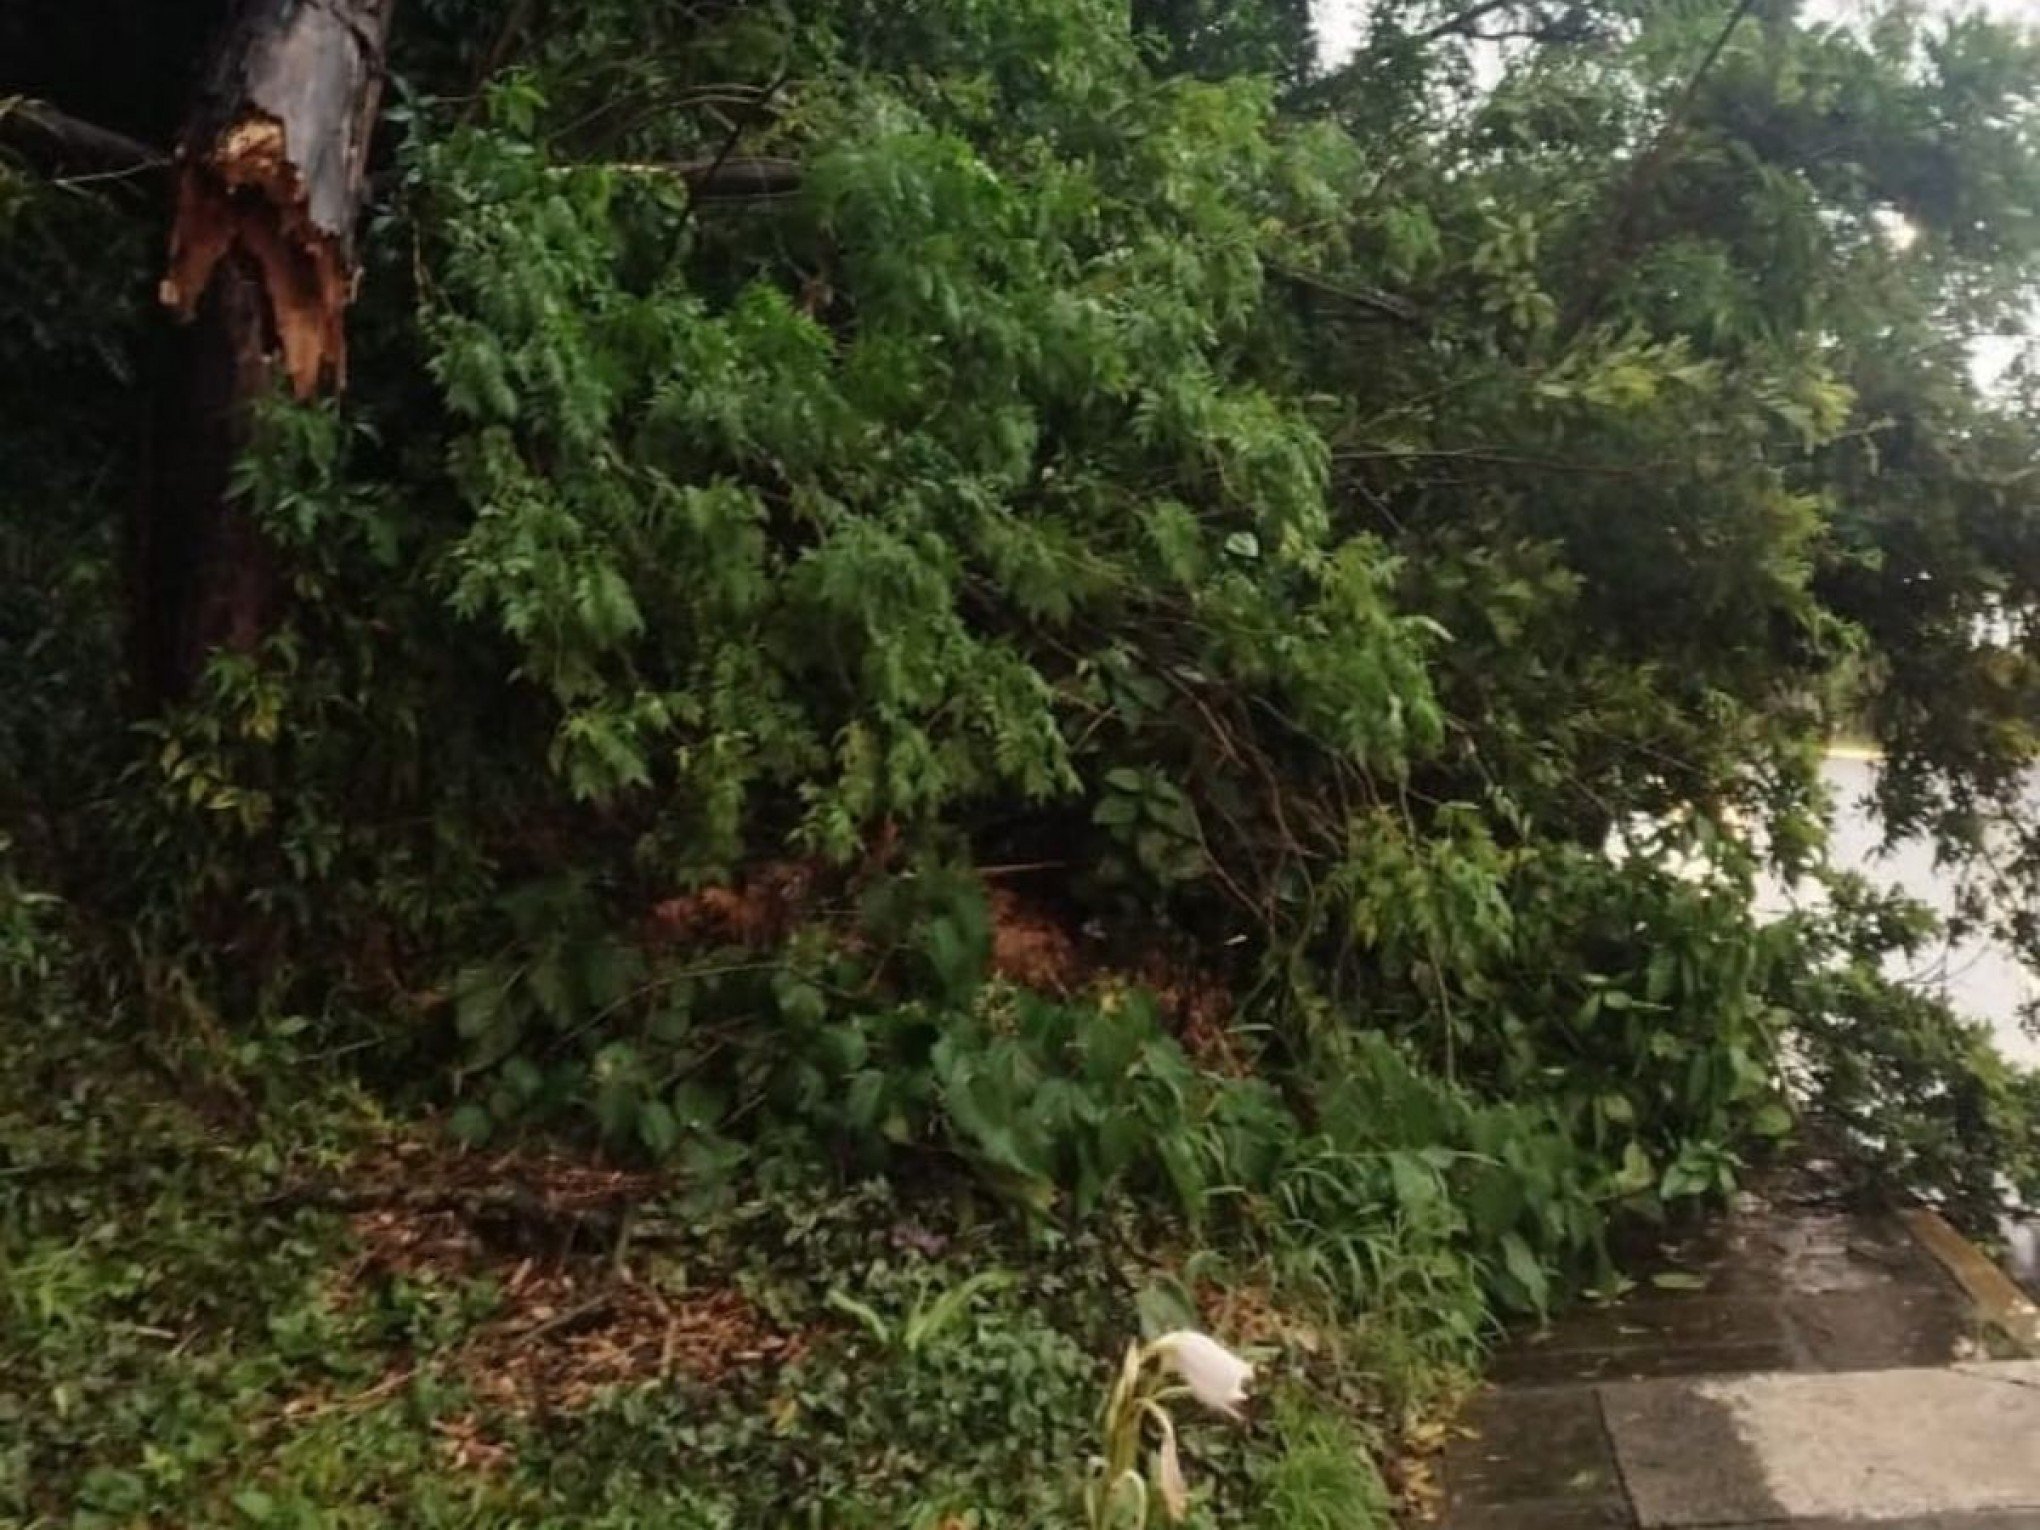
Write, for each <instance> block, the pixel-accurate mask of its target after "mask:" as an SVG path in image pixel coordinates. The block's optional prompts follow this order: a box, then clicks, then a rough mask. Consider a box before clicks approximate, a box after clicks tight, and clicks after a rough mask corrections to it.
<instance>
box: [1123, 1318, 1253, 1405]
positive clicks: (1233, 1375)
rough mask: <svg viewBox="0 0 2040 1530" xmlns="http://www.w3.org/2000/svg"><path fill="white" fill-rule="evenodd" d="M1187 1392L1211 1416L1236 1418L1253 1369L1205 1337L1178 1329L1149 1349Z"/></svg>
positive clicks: (1165, 1335)
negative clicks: (1187, 1389)
mask: <svg viewBox="0 0 2040 1530" xmlns="http://www.w3.org/2000/svg"><path fill="white" fill-rule="evenodd" d="M1149 1348H1150V1350H1151V1352H1152V1353H1154V1354H1156V1355H1159V1356H1160V1357H1161V1358H1162V1361H1163V1362H1164V1363H1165V1364H1166V1365H1168V1367H1169V1368H1170V1369H1171V1370H1173V1371H1174V1372H1175V1373H1176V1374H1177V1375H1178V1376H1180V1377H1182V1378H1183V1384H1184V1385H1185V1386H1186V1387H1188V1388H1189V1389H1190V1395H1191V1396H1192V1397H1194V1398H1196V1399H1197V1400H1198V1401H1199V1402H1201V1403H1203V1404H1204V1406H1205V1407H1207V1408H1209V1409H1211V1411H1212V1412H1214V1413H1223V1414H1224V1415H1225V1416H1226V1417H1227V1418H1238V1417H1239V1416H1240V1408H1241V1406H1242V1405H1243V1404H1244V1403H1245V1402H1246V1400H1247V1383H1248V1382H1250V1381H1252V1380H1253V1379H1254V1368H1253V1367H1252V1366H1251V1365H1249V1364H1247V1362H1246V1361H1244V1360H1242V1359H1241V1358H1240V1357H1239V1356H1238V1355H1236V1354H1234V1353H1233V1352H1232V1351H1231V1350H1229V1349H1227V1348H1226V1347H1225V1346H1224V1345H1223V1344H1221V1343H1219V1342H1218V1340H1216V1339H1214V1338H1212V1337H1210V1336H1209V1335H1208V1334H1201V1333H1198V1332H1196V1331H1195V1330H1193V1329H1188V1328H1180V1329H1178V1330H1177V1331H1176V1332H1174V1333H1165V1334H1163V1335H1162V1336H1161V1337H1160V1338H1159V1339H1157V1340H1155V1342H1154V1343H1153V1344H1152V1345H1150V1346H1149Z"/></svg>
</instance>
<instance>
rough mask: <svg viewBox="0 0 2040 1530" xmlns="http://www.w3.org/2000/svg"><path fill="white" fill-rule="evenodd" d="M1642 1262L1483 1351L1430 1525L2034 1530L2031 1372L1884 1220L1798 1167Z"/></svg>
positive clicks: (1935, 1265) (1476, 1528)
mask: <svg viewBox="0 0 2040 1530" xmlns="http://www.w3.org/2000/svg"><path fill="white" fill-rule="evenodd" d="M1658 1259H1659V1268H1658V1270H1657V1274H1658V1275H1660V1276H1665V1277H1668V1280H1667V1283H1666V1284H1665V1285H1662V1286H1661V1285H1657V1284H1653V1283H1652V1282H1651V1281H1650V1280H1649V1279H1646V1280H1645V1281H1644V1283H1643V1284H1642V1285H1641V1286H1640V1288H1639V1290H1638V1291H1637V1292H1636V1293H1635V1294H1634V1295H1633V1296H1631V1297H1629V1298H1628V1299H1626V1300H1624V1301H1621V1302H1617V1303H1613V1304H1610V1305H1607V1306H1603V1307H1590V1308H1583V1309H1581V1310H1579V1311H1577V1312H1575V1313H1573V1314H1571V1315H1569V1316H1568V1317H1566V1318H1564V1319H1563V1320H1561V1321H1560V1322H1559V1323H1558V1324H1557V1325H1556V1326H1555V1327H1554V1328H1552V1329H1550V1330H1548V1331H1546V1332H1544V1333H1542V1334H1538V1335H1535V1336H1531V1337H1528V1338H1525V1339H1524V1340H1522V1341H1520V1342H1517V1343H1514V1344H1512V1345H1510V1346H1508V1347H1507V1348H1505V1349H1504V1350H1503V1351H1502V1352H1501V1353H1500V1354H1499V1355H1498V1356H1497V1357H1496V1363H1495V1366H1494V1368H1493V1377H1494V1380H1495V1383H1496V1385H1495V1386H1494V1388H1493V1389H1492V1390H1490V1391H1489V1392H1488V1393H1486V1394H1485V1395H1484V1396H1483V1397H1482V1398H1481V1399H1480V1400H1479V1401H1478V1403H1477V1404H1476V1405H1475V1407H1474V1409H1473V1410H1472V1413H1471V1415H1470V1417H1469V1418H1468V1420H1467V1423H1468V1426H1469V1430H1470V1434H1469V1436H1468V1437H1467V1438H1464V1439H1461V1440H1459V1441H1457V1442H1456V1443H1455V1444H1454V1446H1453V1447H1452V1448H1451V1449H1450V1450H1449V1451H1448V1452H1447V1454H1446V1460H1445V1469H1444V1483H1445V1492H1446V1508H1445V1514H1444V1523H1445V1526H1446V1530H1617V1527H1629V1530H1699V1527H1736V1530H1742V1527H1757V1526H1773V1527H1776V1526H1787V1525H1789V1526H1796V1527H1803V1530H1835V1527H1840V1526H1846V1525H1853V1526H1858V1527H1862V1526H1866V1525H1868V1526H1883V1527H1885V1530H1923V1527H1929V1526H1931V1527H1933V1530H2040V1363H2036V1362H2033V1361H2030V1360H2020V1359H2015V1358H2010V1353H2009V1352H2008V1351H2006V1350H2004V1349H2003V1348H2002V1347H2001V1346H1999V1345H1998V1344H1996V1343H1995V1342H1994V1340H1993V1339H1992V1337H1991V1335H1990V1332H1989V1331H1988V1329H1987V1328H1986V1326H1985V1325H1984V1324H1982V1323H1981V1322H1979V1321H1978V1319H1977V1317H1976V1316H1975V1315H1974V1313H1973V1311H1972V1307H1971V1303H1970V1301H1969V1300H1968V1298H1967V1297H1966V1295H1965V1293H1964V1290H1963V1288H1962V1287H1961V1286H1960V1285H1958V1284H1957V1283H1956V1281H1955V1280H1954V1279H1952V1278H1951V1277H1950V1275H1949V1274H1948V1272H1947V1270H1946V1268H1944V1266H1943V1265H1942V1263H1941V1262H1940V1261H1939V1260H1938V1259H1936V1257H1934V1255H1933V1254H1930V1253H1929V1252H1928V1250H1927V1248H1926V1247H1924V1246H1923V1245H1922V1243H1921V1242H1920V1241H1918V1240H1916V1239H1915V1238H1914V1237H1913V1236H1912V1235H1911V1234H1910V1233H1909V1232H1908V1230H1907V1227H1906V1225H1905V1223H1904V1222H1902V1221H1901V1220H1900V1219H1899V1218H1897V1217H1892V1216H1881V1215H1868V1214H1860V1213H1854V1212H1850V1211H1848V1210H1845V1209H1842V1208H1840V1207H1838V1206H1836V1205H1834V1204H1832V1202H1831V1201H1829V1200H1827V1199H1826V1198H1825V1197H1824V1193H1823V1192H1822V1191H1821V1190H1820V1189H1819V1188H1818V1184H1817V1176H1816V1175H1813V1174H1809V1173H1805V1172H1795V1173H1793V1174H1790V1175H1782V1176H1779V1177H1777V1178H1776V1179H1774V1181H1773V1183H1772V1184H1771V1186H1770V1187H1769V1188H1768V1190H1767V1191H1766V1192H1765V1193H1763V1194H1760V1195H1749V1196H1745V1197H1743V1198H1742V1199H1741V1200H1740V1201H1739V1202H1738V1204H1737V1206H1736V1208H1735V1210H1734V1211H1733V1213H1732V1214H1730V1215H1729V1216H1727V1217H1725V1218H1724V1219H1722V1220H1721V1221H1720V1222H1718V1223H1717V1224H1715V1225H1713V1226H1711V1227H1709V1228H1708V1229H1707V1230H1705V1231H1704V1232H1703V1233H1701V1234H1699V1235H1697V1236H1695V1237H1693V1238H1690V1239H1688V1240H1685V1241H1684V1242H1681V1243H1675V1244H1669V1245H1666V1246H1664V1247H1662V1248H1661V1249H1660V1250H1658Z"/></svg>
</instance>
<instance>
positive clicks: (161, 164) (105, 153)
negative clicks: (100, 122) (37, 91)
mask: <svg viewBox="0 0 2040 1530" xmlns="http://www.w3.org/2000/svg"><path fill="white" fill-rule="evenodd" d="M0 147H5V148H9V149H12V150H14V151H15V152H16V153H17V154H19V155H20V156H21V157H22V158H23V159H25V160H26V161H28V163H29V164H31V165H33V166H34V167H35V168H36V169H37V170H39V171H41V172H42V173H43V174H45V175H48V176H50V177H52V178H53V179H58V180H76V179H80V178H83V177H86V176H92V177H130V176H132V177H137V178H153V177H154V176H156V175H159V174H161V173H162V172H163V171H164V170H165V169H166V168H168V166H169V164H170V156H169V155H167V154H165V153H163V152H162V151H161V150H160V149H155V148H151V147H150V146H149V145H148V144H145V143H139V142H137V141H136V140H135V139H132V138H129V137H128V136H127V135H125V134H123V133H115V132H112V131H110V130H109V129H107V128H103V127H98V126H96V125H94V124H93V123H90V122H84V121H81V120H80V119H78V118H76V117H73V116H71V115H70V114H68V113H66V112H60V111H58V110H57V109H56V108H55V107H54V106H51V105H50V104H49V103H48V102H46V101H32V100H29V99H28V98H27V97H25V96H16V97H11V98H0Z"/></svg>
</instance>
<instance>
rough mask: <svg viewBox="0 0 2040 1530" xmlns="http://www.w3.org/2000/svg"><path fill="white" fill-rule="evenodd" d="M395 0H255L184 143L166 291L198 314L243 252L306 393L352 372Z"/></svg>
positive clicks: (242, 12)
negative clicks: (365, 208) (357, 285)
mask: <svg viewBox="0 0 2040 1530" xmlns="http://www.w3.org/2000/svg"><path fill="white" fill-rule="evenodd" d="M393 4H394V0H324V3H311V4H300V3H297V0H251V3H248V4H244V5H243V6H242V7H241V8H240V9H239V11H238V13H237V14H236V17H235V20H234V24H233V25H232V26H231V27H230V28H229V29H228V30H227V32H226V34H225V37H224V40H223V42H222V44H221V46H220V48H219V50H218V52H217V53H216V54H215V57H214V62H213V67H212V69H211V71H210V75H209V78H208V80H207V82H206V84H205V86H204V88H203V90H202V92H201V97H200V107H199V110H198V111H197V112H196V113H195V114H194V116H193V118H192V121H191V124H190V128H189V131H188V132H187V133H186V135H185V139H184V142H183V143H182V145H181V146H180V147H179V149H178V155H177V202H176V211H175V216H174V219H173V221H172V224H171V232H170V259H169V265H168V268H167V269H166V271H165V273H164V276H163V281H162V285H161V289H160V296H161V298H162V301H163V303H164V304H165V305H166V306H167V307H169V308H170V309H171V310H173V311H174V312H176V313H177V314H179V315H180V316H182V317H185V318H190V317H192V316H193V315H195V314H196V313H197V312H198V308H199V304H200V302H201V300H202V299H203V298H204V296H205V293H206V291H207V288H208V287H209V286H210V284H211V283H212V281H213V278H214V275H215V273H216V271H217V270H218V268H219V266H220V263H221V262H222V261H223V260H229V259H232V260H237V261H239V262H241V263H242V264H243V265H244V266H245V267H246V268H247V269H248V270H249V271H251V272H252V273H253V274H254V276H255V278H256V284H257V286H258V287H259V289H260V291H261V294H262V297H263V300H264V304H265V307H266V310H267V312H266V316H265V317H266V326H267V330H268V334H267V337H266V338H267V340H268V342H269V347H270V348H271V349H272V350H273V351H274V353H275V354H277V355H278V356H279V358H280V360H281V363H282V367H283V371H284V373H285V375H286V376H288V377H289V379H290V384H291V389H292V391H293V392H294V393H295V394H296V395H297V396H298V397H299V398H308V397H310V396H311V395H312V394H314V393H315V392H317V391H318V390H319V388H321V387H322V386H326V385H331V386H333V387H339V386H341V385H343V384H344V382H345V380H346V370H347V336H346V328H345V323H344V315H345V312H346V308H347V305H348V303H349V302H350V301H351V300H352V298H353V295H354V281H355V262H354V250H353V239H352V229H353V223H354V217H355V212H356V209H357V207H358V205H359V202H360V199H361V188H362V182H363V178H364V175H365V173H366V170H367V160H368V140H369V135H370V133H371V131H372V129H373V125H374V121H375V109H376V103H377V101H378V99H379V98H380V96H381V93H382V47H383V40H384V38H385V36H386V35H387V32H388V28H389V21H390V13H391V10H392V7H393Z"/></svg>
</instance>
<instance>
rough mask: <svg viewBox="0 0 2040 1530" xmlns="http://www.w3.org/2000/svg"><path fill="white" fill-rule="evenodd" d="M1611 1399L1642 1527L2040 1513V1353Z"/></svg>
mask: <svg viewBox="0 0 2040 1530" xmlns="http://www.w3.org/2000/svg"><path fill="white" fill-rule="evenodd" d="M1600 1402H1601V1409H1602V1415H1603V1418H1604V1420H1605V1422H1606V1426H1607V1430H1608V1435H1609V1438H1610V1440H1611V1441H1612V1442H1613V1446H1614V1452H1615V1457H1616V1462H1617V1464H1618V1466H1619V1468H1620V1470H1621V1473H1622V1480H1623V1485H1624V1487H1625V1488H1626V1489H1627V1492H1628V1495H1629V1499H1630V1502H1631V1503H1632V1504H1633V1506H1634V1508H1635V1511H1636V1522H1637V1524H1638V1525H1640V1526H1642V1527H1643V1530H1684V1527H1696V1526H1703V1525H1704V1526H1734V1525H1761V1524H1766V1523H1777V1522H1779V1521H1789V1522H1791V1523H1793V1524H1794V1525H1800V1524H1802V1523H1804V1522H1806V1521H1819V1520H1823V1519H1833V1520H1844V1521H1847V1520H1855V1521H1857V1522H1858V1523H1859V1524H1860V1523H1862V1522H1865V1521H1868V1522H1871V1523H1884V1524H1887V1525H1888V1524H1890V1523H1892V1522H1897V1523H1901V1524H1902V1523H1905V1522H1907V1520H1908V1519H1910V1520H1912V1521H1914V1522H1917V1521H1920V1520H1922V1519H1927V1520H1929V1521H1931V1520H1932V1518H1933V1517H1934V1516H1936V1515H1938V1516H1941V1517H1943V1518H1947V1517H1948V1516H1960V1515H1965V1514H1967V1515H1976V1514H1984V1513H1994V1514H1997V1515H1999V1516H2000V1517H2001V1518H2002V1516H2003V1515H2005V1514H2007V1513H2012V1512H2014V1511H2016V1512H2017V1513H2020V1514H2025V1515H2029V1516H2033V1515H2040V1362H2035V1361H2006V1362H1997V1363H1990V1364H1968V1365H1957V1366H1953V1367H1948V1368H1943V1369H1918V1370H1882V1371H1865V1372H1856V1373H1847V1374H1817V1373H1797V1374H1770V1375H1758V1376H1728V1377H1709V1378H1702V1379H1685V1380H1672V1381H1644V1382H1624V1383H1618V1384H1614V1385H1609V1386H1604V1387H1602V1388H1600ZM1958 1522H1959V1521H1958Z"/></svg>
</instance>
